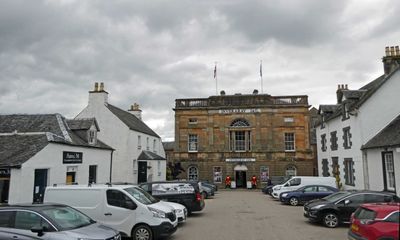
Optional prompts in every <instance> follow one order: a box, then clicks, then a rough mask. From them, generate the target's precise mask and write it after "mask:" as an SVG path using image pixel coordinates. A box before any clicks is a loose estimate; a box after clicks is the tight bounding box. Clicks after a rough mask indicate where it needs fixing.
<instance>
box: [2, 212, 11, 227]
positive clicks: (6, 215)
mask: <svg viewBox="0 0 400 240" xmlns="http://www.w3.org/2000/svg"><path fill="white" fill-rule="evenodd" d="M13 214H14V212H13V211H0V227H13V224H12V222H11V221H12V219H13Z"/></svg>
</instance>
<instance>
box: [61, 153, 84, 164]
mask: <svg viewBox="0 0 400 240" xmlns="http://www.w3.org/2000/svg"><path fill="white" fill-rule="evenodd" d="M82 157H83V153H81V152H63V164H69V163H82Z"/></svg>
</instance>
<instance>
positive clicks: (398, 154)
mask: <svg viewBox="0 0 400 240" xmlns="http://www.w3.org/2000/svg"><path fill="white" fill-rule="evenodd" d="M383 151H384V149H368V150H366V153H367V159H368V167H369V171H368V174H369V178H370V189H371V190H375V191H382V190H384V183H383V166H382V152H383ZM387 151H393V161H394V174H395V185H396V194H397V195H399V194H400V148H397V149H395V148H389V149H387Z"/></svg>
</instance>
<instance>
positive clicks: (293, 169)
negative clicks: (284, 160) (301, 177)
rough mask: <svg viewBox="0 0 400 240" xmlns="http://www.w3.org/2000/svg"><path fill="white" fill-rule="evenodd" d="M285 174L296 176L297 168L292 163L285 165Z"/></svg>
mask: <svg viewBox="0 0 400 240" xmlns="http://www.w3.org/2000/svg"><path fill="white" fill-rule="evenodd" d="M285 173H286V176H296V175H297V168H296V166H294V165H289V166H287V167H286V171H285Z"/></svg>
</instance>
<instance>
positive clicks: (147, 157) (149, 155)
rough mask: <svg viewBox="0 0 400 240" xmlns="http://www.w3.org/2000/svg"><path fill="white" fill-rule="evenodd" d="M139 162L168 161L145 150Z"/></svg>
mask: <svg viewBox="0 0 400 240" xmlns="http://www.w3.org/2000/svg"><path fill="white" fill-rule="evenodd" d="M138 160H166V159H165V158H163V157H161V156H159V155H157V154H155V153H153V152H150V151H145V150H143V151H142V153H140V155H139V157H138Z"/></svg>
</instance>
